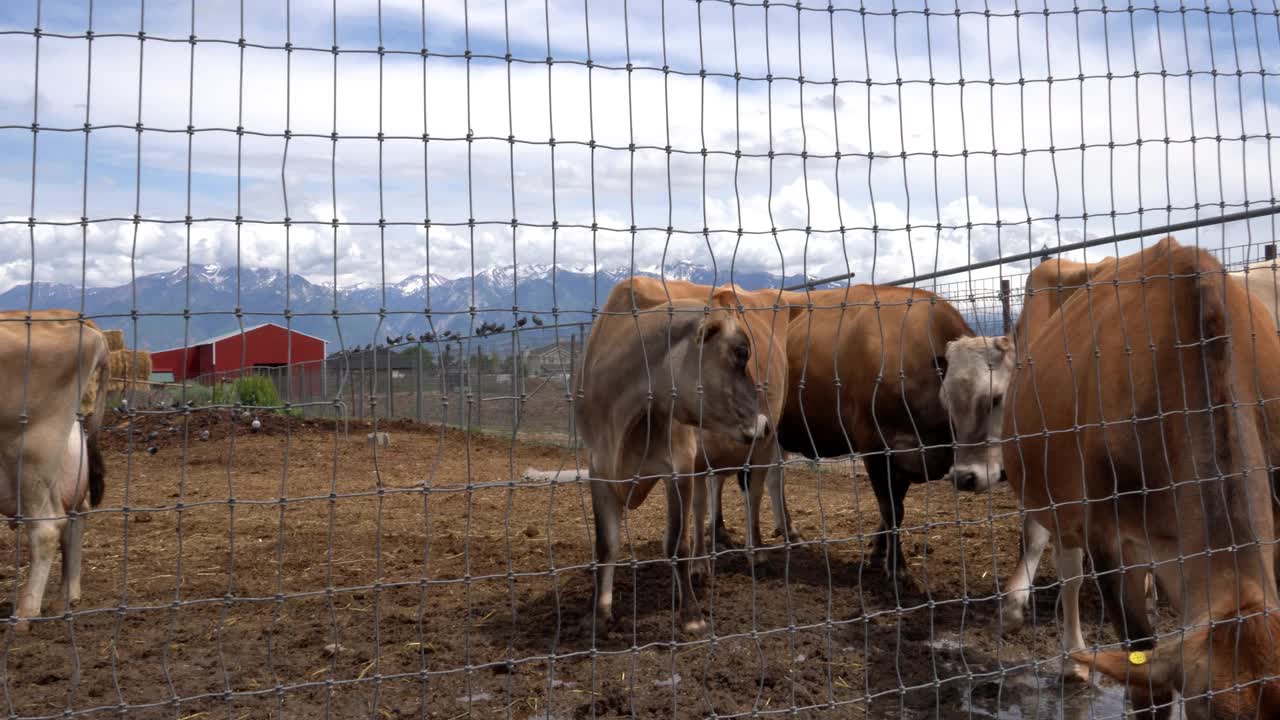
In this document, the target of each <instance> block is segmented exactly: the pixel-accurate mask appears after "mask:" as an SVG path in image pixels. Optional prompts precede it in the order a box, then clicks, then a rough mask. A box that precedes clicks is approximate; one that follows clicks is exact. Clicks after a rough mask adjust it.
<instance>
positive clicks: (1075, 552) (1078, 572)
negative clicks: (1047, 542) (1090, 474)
mask: <svg viewBox="0 0 1280 720" xmlns="http://www.w3.org/2000/svg"><path fill="white" fill-rule="evenodd" d="M1046 534H1047V532H1046ZM1054 562H1055V564H1056V565H1057V566H1058V577H1059V578H1061V579H1062V592H1061V595H1060V597H1061V598H1062V645H1063V648H1062V649H1063V650H1064V651H1065V652H1066V653H1067V655H1066V656H1064V657H1063V658H1062V677H1063V679H1064V680H1079V681H1081V682H1086V683H1087V682H1089V671H1088V670H1087V669H1086V668H1084V667H1081V666H1080V665H1079V664H1078V663H1077V662H1076V661H1074V660H1072V659H1071V658H1070V653H1073V652H1075V651H1076V650H1083V649H1084V647H1085V645H1084V631H1083V630H1082V629H1081V627H1080V586H1081V585H1083V584H1084V550H1082V549H1080V548H1064V547H1062V546H1061V545H1056V546H1055V548H1054Z"/></svg>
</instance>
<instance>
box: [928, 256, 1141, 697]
mask: <svg viewBox="0 0 1280 720" xmlns="http://www.w3.org/2000/svg"><path fill="white" fill-rule="evenodd" d="M1115 266H1116V258H1114V257H1106V258H1102V259H1100V260H1097V261H1095V262H1091V263H1080V262H1075V261H1073V260H1066V259H1063V258H1054V259H1051V260H1046V261H1044V262H1042V263H1040V264H1039V265H1037V266H1036V267H1035V268H1033V269H1032V270H1031V272H1030V273H1028V275H1027V283H1026V295H1025V298H1024V301H1023V305H1022V312H1021V313H1020V314H1019V316H1018V322H1017V323H1016V324H1015V326H1014V331H1013V338H1014V342H1015V345H1016V347H1017V351H1018V353H1019V355H1018V357H1017V361H1018V363H1025V362H1026V361H1027V357H1026V353H1027V348H1028V347H1029V346H1030V344H1031V342H1032V341H1033V339H1035V338H1037V337H1039V336H1040V335H1048V336H1049V337H1050V338H1051V339H1052V341H1053V342H1054V343H1056V345H1055V347H1058V348H1061V346H1062V343H1063V342H1064V340H1063V338H1064V337H1065V328H1064V326H1063V325H1062V322H1061V318H1060V316H1059V315H1058V310H1059V309H1060V308H1061V307H1062V306H1063V304H1064V303H1065V302H1066V301H1067V300H1068V299H1070V297H1071V296H1072V295H1073V294H1074V293H1076V292H1078V291H1080V290H1081V289H1082V288H1085V287H1086V286H1088V285H1089V284H1090V282H1091V281H1092V279H1093V278H1094V277H1096V276H1097V275H1098V274H1099V273H1101V272H1104V271H1107V270H1109V269H1110V270H1114V268H1115ZM956 377H957V379H958V378H959V377H961V376H960V375H959V374H957V376H956ZM1010 380H1011V377H1005V384H1006V387H1007V385H1008V382H1009V381H1010ZM952 392H953V393H955V394H957V395H960V394H964V392H965V390H964V388H963V387H954V388H952ZM1006 394H1007V391H1006ZM1001 424H1002V425H1003V413H1002V417H1001ZM1001 437H1003V427H1002V428H1001ZM1002 453H1003V450H1002ZM1002 464H1003V460H1002ZM1058 514H1059V518H1061V519H1062V520H1060V521H1061V522H1068V523H1077V522H1079V521H1080V519H1081V518H1083V514H1084V510H1083V508H1081V507H1080V506H1078V505H1066V506H1063V507H1060V508H1058ZM1022 537H1023V542H1024V546H1023V549H1022V555H1021V557H1019V558H1018V562H1017V563H1016V565H1015V566H1014V572H1013V575H1012V576H1011V577H1010V578H1009V581H1008V583H1007V584H1006V586H1005V589H1004V598H1003V602H1002V603H1001V608H1000V610H1001V626H1002V630H1003V631H1004V632H1005V633H1013V632H1016V631H1017V630H1018V629H1019V628H1021V627H1022V624H1023V620H1024V617H1025V612H1026V606H1027V602H1028V601H1029V600H1030V597H1031V587H1032V584H1033V582H1034V580H1035V576H1036V570H1037V569H1038V568H1039V566H1040V560H1041V558H1042V557H1043V555H1044V550H1045V547H1046V546H1047V545H1048V544H1049V540H1050V537H1049V530H1048V528H1046V527H1045V526H1043V525H1041V524H1040V523H1038V522H1036V518H1035V515H1034V514H1032V513H1024V514H1023V516H1022ZM1054 551H1055V564H1056V565H1057V570H1058V577H1059V578H1061V579H1062V582H1063V585H1062V615H1063V637H1062V642H1063V647H1064V649H1065V650H1066V651H1068V652H1070V651H1073V650H1079V649H1082V648H1084V646H1085V645H1084V632H1083V629H1082V628H1081V625H1080V586H1081V584H1082V583H1083V581H1084V551H1083V550H1082V549H1080V548H1078V547H1064V546H1062V545H1061V544H1059V543H1057V542H1055V543H1054ZM1147 586H1148V591H1149V592H1150V591H1152V590H1154V588H1153V586H1151V583H1150V580H1149V579H1148V581H1147ZM1153 599H1154V598H1153ZM1062 671H1063V675H1064V676H1065V677H1068V678H1073V677H1078V678H1079V679H1082V680H1087V679H1088V678H1087V676H1085V673H1083V671H1082V669H1081V668H1079V667H1078V666H1076V665H1075V664H1074V663H1072V662H1064V663H1063V667H1062Z"/></svg>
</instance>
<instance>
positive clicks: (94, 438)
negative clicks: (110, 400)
mask: <svg viewBox="0 0 1280 720" xmlns="http://www.w3.org/2000/svg"><path fill="white" fill-rule="evenodd" d="M98 338H99V339H100V341H101V344H100V345H98V347H97V350H98V351H97V352H96V353H95V354H94V357H95V360H96V362H95V363H94V365H95V372H96V373H97V376H98V387H97V393H96V394H95V396H94V398H93V408H92V409H91V410H90V412H89V415H88V416H87V417H85V451H86V452H87V453H88V454H89V457H88V460H89V505H90V507H95V508H96V507H98V505H99V504H100V503H101V502H102V496H103V495H104V494H105V493H106V487H107V483H106V478H107V464H106V462H105V461H104V460H103V457H102V448H101V447H99V443H100V441H101V435H102V426H103V424H104V422H105V421H106V414H107V386H108V384H109V383H110V382H111V353H110V352H109V351H108V349H107V341H106V336H104V335H102V334H101V333H99V334H98Z"/></svg>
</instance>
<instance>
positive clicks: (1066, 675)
mask: <svg viewBox="0 0 1280 720" xmlns="http://www.w3.org/2000/svg"><path fill="white" fill-rule="evenodd" d="M1075 683H1084V684H1085V685H1088V684H1089V668H1087V667H1085V666H1084V665H1081V664H1080V663H1078V662H1076V661H1075V660H1072V659H1071V658H1069V657H1066V658H1062V684H1064V685H1071V684H1075Z"/></svg>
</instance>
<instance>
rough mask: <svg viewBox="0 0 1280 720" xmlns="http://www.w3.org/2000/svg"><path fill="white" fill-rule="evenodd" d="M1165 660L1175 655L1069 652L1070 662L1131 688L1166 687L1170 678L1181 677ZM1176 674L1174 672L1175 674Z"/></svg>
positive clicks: (1120, 651) (1122, 651)
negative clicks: (1073, 661)
mask: <svg viewBox="0 0 1280 720" xmlns="http://www.w3.org/2000/svg"><path fill="white" fill-rule="evenodd" d="M1169 657H1176V655H1173V656H1170V655H1163V654H1157V653H1155V652H1153V651H1150V650H1148V651H1146V652H1126V651H1124V650H1106V651H1102V652H1091V651H1089V650H1077V651H1075V652H1073V653H1071V659H1072V660H1075V661H1076V662H1078V663H1080V664H1081V665H1083V666H1084V667H1086V668H1089V669H1091V670H1097V671H1098V672H1100V673H1102V674H1103V675H1106V676H1107V677H1109V678H1111V679H1112V680H1115V681H1116V682H1118V683H1121V684H1124V683H1126V682H1127V683H1129V685H1130V686H1133V687H1140V688H1141V687H1153V688H1157V689H1159V688H1162V687H1168V688H1169V689H1173V688H1171V687H1170V684H1171V683H1170V679H1171V678H1172V677H1175V676H1179V675H1181V672H1180V671H1176V670H1177V669H1176V668H1174V667H1172V663H1170V662H1169ZM1175 671H1176V672H1175Z"/></svg>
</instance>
